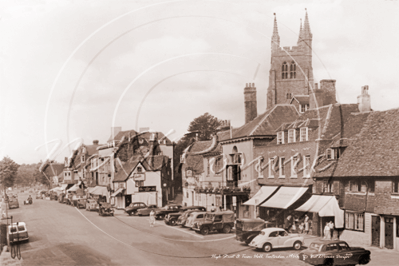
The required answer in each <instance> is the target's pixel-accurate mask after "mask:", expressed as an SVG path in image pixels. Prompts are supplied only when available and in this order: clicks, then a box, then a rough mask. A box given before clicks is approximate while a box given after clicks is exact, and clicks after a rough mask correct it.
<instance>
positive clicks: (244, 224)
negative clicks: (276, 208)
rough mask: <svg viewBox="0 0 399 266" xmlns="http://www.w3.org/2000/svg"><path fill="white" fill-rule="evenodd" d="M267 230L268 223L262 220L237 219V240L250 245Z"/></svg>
mask: <svg viewBox="0 0 399 266" xmlns="http://www.w3.org/2000/svg"><path fill="white" fill-rule="evenodd" d="M265 228H266V221H265V220H262V219H237V221H236V240H238V241H240V242H245V244H247V245H248V244H249V243H251V241H252V240H253V239H254V238H255V237H256V236H257V235H259V233H260V231H261V230H262V229H265Z"/></svg>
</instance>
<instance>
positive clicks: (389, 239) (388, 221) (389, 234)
mask: <svg viewBox="0 0 399 266" xmlns="http://www.w3.org/2000/svg"><path fill="white" fill-rule="evenodd" d="M385 247H386V248H389V249H393V218H392V217H385Z"/></svg>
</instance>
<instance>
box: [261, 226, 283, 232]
mask: <svg viewBox="0 0 399 266" xmlns="http://www.w3.org/2000/svg"><path fill="white" fill-rule="evenodd" d="M262 231H263V232H265V233H270V232H274V231H285V230H284V229H283V228H279V227H268V228H265V229H262Z"/></svg>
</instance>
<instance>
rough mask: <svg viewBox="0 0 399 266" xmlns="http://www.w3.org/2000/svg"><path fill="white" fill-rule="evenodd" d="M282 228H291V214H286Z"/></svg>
mask: <svg viewBox="0 0 399 266" xmlns="http://www.w3.org/2000/svg"><path fill="white" fill-rule="evenodd" d="M284 229H285V230H286V231H289V230H290V229H291V215H288V216H287V218H286V219H285V221H284Z"/></svg>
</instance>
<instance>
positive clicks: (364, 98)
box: [357, 85, 371, 113]
mask: <svg viewBox="0 0 399 266" xmlns="http://www.w3.org/2000/svg"><path fill="white" fill-rule="evenodd" d="M357 104H358V106H359V111H360V112H362V113H363V112H370V111H371V103H370V95H369V86H368V85H365V86H363V87H362V90H361V94H360V95H359V96H357Z"/></svg>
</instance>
